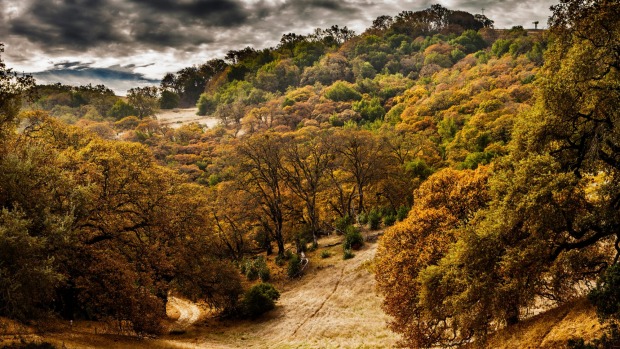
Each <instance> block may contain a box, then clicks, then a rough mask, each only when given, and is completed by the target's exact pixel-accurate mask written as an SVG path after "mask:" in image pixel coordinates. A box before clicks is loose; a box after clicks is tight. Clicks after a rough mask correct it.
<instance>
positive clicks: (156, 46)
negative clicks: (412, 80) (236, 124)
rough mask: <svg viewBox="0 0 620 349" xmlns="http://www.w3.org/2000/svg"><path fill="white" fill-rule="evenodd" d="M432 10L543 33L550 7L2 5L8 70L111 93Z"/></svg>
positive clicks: (308, 0) (1, 37) (482, 2)
mask: <svg viewBox="0 0 620 349" xmlns="http://www.w3.org/2000/svg"><path fill="white" fill-rule="evenodd" d="M436 3H439V4H441V5H443V6H445V7H447V8H449V9H452V10H464V11H468V12H470V13H473V14H475V13H481V11H482V8H484V9H485V10H484V14H485V15H486V16H487V17H489V18H491V19H492V20H494V21H495V27H496V28H510V27H512V26H514V25H523V26H524V27H526V28H528V27H533V24H532V22H533V21H539V22H540V23H541V24H540V25H539V27H544V26H545V25H546V21H547V18H548V16H549V15H550V11H549V7H550V6H551V5H553V4H555V3H557V0H553V1H551V0H497V1H492V0H404V1H395V0H341V1H338V0H176V1H173V0H0V42H3V43H5V53H4V54H3V55H2V57H3V59H4V60H5V61H6V63H7V65H8V66H9V67H12V68H15V70H17V71H20V72H21V71H24V72H28V73H36V74H35V77H37V80H38V81H40V82H47V83H51V82H57V81H60V82H63V83H68V84H82V83H86V82H88V81H92V82H93V83H105V84H106V85H108V86H110V87H112V88H113V89H114V90H115V91H117V92H118V93H124V91H125V90H126V89H128V88H130V87H133V86H137V85H143V84H156V83H158V81H159V79H161V77H163V75H164V74H165V73H166V72H175V71H177V70H179V69H181V68H183V67H186V66H191V65H194V64H200V63H203V62H205V61H207V60H208V59H210V58H215V57H220V58H222V57H223V56H224V54H225V53H226V52H227V51H228V50H231V49H241V48H243V47H245V46H252V47H254V48H264V47H270V46H274V45H276V44H277V43H278V41H279V39H280V37H281V36H282V34H285V33H288V32H294V33H297V34H307V33H310V32H311V31H312V30H313V29H314V28H327V27H329V26H331V25H334V24H337V25H339V26H341V27H343V26H347V27H348V28H349V29H353V30H355V32H356V33H361V32H363V31H364V29H365V28H367V27H368V26H369V25H370V24H371V23H372V20H373V19H375V18H376V17H378V16H380V15H386V14H387V15H391V16H394V15H396V14H398V13H399V12H401V11H403V10H411V11H418V10H422V9H425V8H428V7H429V6H430V5H432V4H436Z"/></svg>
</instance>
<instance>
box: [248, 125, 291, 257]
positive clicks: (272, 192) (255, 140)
mask: <svg viewBox="0 0 620 349" xmlns="http://www.w3.org/2000/svg"><path fill="white" fill-rule="evenodd" d="M237 151H238V155H239V174H240V176H241V177H240V179H239V180H240V181H241V185H242V186H243V187H244V188H245V190H247V192H248V193H249V194H250V195H251V197H252V200H253V202H254V203H255V204H256V207H257V208H258V209H259V210H260V211H261V212H262V215H260V216H259V219H260V225H261V227H262V228H263V229H264V231H265V232H267V233H268V235H269V236H270V237H271V239H273V240H275V242H276V244H277V246H278V255H279V256H284V231H283V230H284V217H285V209H286V208H285V197H284V190H285V183H284V180H283V178H282V157H283V142H282V139H281V136H280V135H279V134H277V133H274V132H267V133H264V134H257V135H254V136H252V137H250V138H248V139H246V140H244V141H243V142H242V143H241V144H239V146H238V148H237Z"/></svg>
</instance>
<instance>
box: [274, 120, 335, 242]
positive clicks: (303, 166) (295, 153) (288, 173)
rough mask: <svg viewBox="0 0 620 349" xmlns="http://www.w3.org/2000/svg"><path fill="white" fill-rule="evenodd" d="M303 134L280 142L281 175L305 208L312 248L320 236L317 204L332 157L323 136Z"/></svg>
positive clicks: (312, 132)
mask: <svg viewBox="0 0 620 349" xmlns="http://www.w3.org/2000/svg"><path fill="white" fill-rule="evenodd" d="M303 130H304V131H303V132H298V133H297V134H290V135H289V137H287V138H285V139H284V146H283V154H284V157H283V163H282V175H283V178H284V180H285V182H286V183H287V185H288V187H289V188H290V190H291V191H292V192H293V193H294V195H296V196H297V197H298V198H299V199H300V200H302V202H303V203H304V205H305V217H304V220H305V221H306V222H307V223H308V224H309V226H310V231H311V233H312V237H313V239H314V243H315V244H316V243H318V242H317V238H318V235H319V233H320V227H319V222H320V217H319V210H318V209H319V207H318V202H317V200H318V195H319V192H320V191H322V189H323V187H324V185H325V182H326V174H327V169H328V168H329V167H330V165H331V162H332V158H333V153H332V145H331V144H330V143H329V137H328V136H327V135H326V134H325V133H322V132H321V133H319V132H315V131H310V130H306V129H305V128H304V129H303Z"/></svg>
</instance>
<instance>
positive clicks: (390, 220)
mask: <svg viewBox="0 0 620 349" xmlns="http://www.w3.org/2000/svg"><path fill="white" fill-rule="evenodd" d="M395 222H396V215H395V214H389V215H386V216H384V217H383V226H385V227H391V226H393V225H394V223H395Z"/></svg>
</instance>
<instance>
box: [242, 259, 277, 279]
mask: <svg viewBox="0 0 620 349" xmlns="http://www.w3.org/2000/svg"><path fill="white" fill-rule="evenodd" d="M240 269H241V273H242V274H244V275H245V277H246V278H247V279H248V280H250V281H253V280H256V279H258V278H260V279H261V281H269V279H270V278H271V273H270V272H269V267H268V266H267V262H266V261H265V257H263V256H259V257H257V258H255V259H244V260H243V261H242V262H241V266H240Z"/></svg>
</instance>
